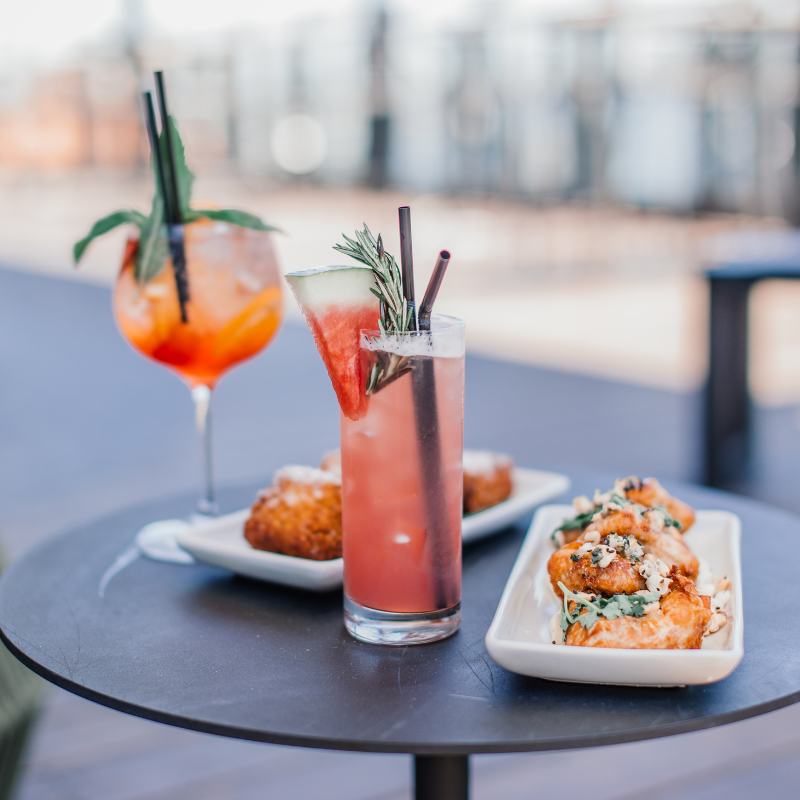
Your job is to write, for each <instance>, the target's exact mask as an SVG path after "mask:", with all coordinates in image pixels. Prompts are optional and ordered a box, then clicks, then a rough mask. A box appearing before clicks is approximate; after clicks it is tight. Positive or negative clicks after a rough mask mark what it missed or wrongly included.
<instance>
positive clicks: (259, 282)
mask: <svg viewBox="0 0 800 800" xmlns="http://www.w3.org/2000/svg"><path fill="white" fill-rule="evenodd" d="M184 240H185V252H186V271H187V275H188V284H189V301H188V303H187V304H186V316H187V321H186V322H183V321H182V320H181V309H180V304H179V301H178V293H177V289H176V284H175V275H174V272H173V269H172V264H171V262H170V260H169V259H168V260H167V263H166V265H165V267H164V269H163V270H162V271H161V272H160V273H159V274H158V275H157V276H156V277H155V278H152V279H151V280H149V281H148V282H147V283H146V284H144V285H141V284H140V283H139V282H137V280H136V278H135V276H134V264H135V261H136V250H137V246H138V242H137V240H134V239H131V240H129V241H128V246H127V248H126V250H125V256H124V258H123V263H122V267H121V269H120V273H119V277H118V278H117V282H116V286H115V289H114V298H113V304H114V315H115V317H116V320H117V325H118V326H119V329H120V331H121V333H122V335H123V336H124V337H125V339H127V340H128V342H130V344H131V345H133V347H134V348H135V349H136V350H138V351H139V352H140V353H142V354H143V355H145V356H147V357H148V358H152V359H153V360H154V361H157V362H159V363H160V364H163V365H165V366H167V367H169V368H170V369H172V370H174V371H175V372H176V373H177V374H178V376H179V377H180V378H182V379H183V380H184V381H185V382H186V384H187V385H188V386H189V389H190V391H191V394H192V400H193V401H194V407H195V420H196V424H197V430H198V433H199V435H200V439H201V444H202V451H203V467H204V470H203V471H204V487H205V488H204V492H203V495H202V497H201V498H200V500H199V502H198V504H197V510H196V512H195V514H194V515H193V517H192V518H191V519H190V520H188V521H187V520H161V521H159V522H155V523H151V524H149V525H146V526H145V527H144V528H142V530H141V531H140V532H139V533H138V534H137V539H136V541H137V544H138V545H139V547H140V549H141V550H142V551H143V552H145V553H146V554H147V555H149V556H151V557H153V558H157V559H160V560H166V561H177V562H182V563H191V562H192V560H193V559H192V558H191V556H189V554H188V553H185V552H184V551H183V550H181V549H180V548H179V547H178V545H177V542H176V541H175V537H176V536H177V534H178V533H179V532H180V531H181V530H182V529H184V528H185V527H187V526H188V525H191V524H192V523H193V522H197V521H198V520H203V519H208V518H210V517H213V516H215V515H216V514H217V513H218V506H217V502H216V498H215V493H214V471H213V460H212V447H211V425H210V422H211V416H210V410H211V395H212V391H213V389H214V386H215V385H216V383H217V381H218V380H219V379H220V377H221V376H222V375H223V374H224V373H225V372H226V371H227V370H228V369H230V368H231V367H232V366H233V365H234V364H238V363H239V362H240V361H243V360H245V359H247V358H250V357H251V356H254V355H255V354H256V353H258V352H260V351H261V350H263V349H264V347H266V346H267V344H268V343H269V342H270V341H271V340H272V338H273V337H274V336H275V333H276V332H277V330H278V326H279V325H280V322H281V318H282V316H283V297H282V293H281V286H280V274H279V272H278V265H277V262H276V259H275V254H274V250H273V247H272V242H271V239H270V234H269V233H266V232H263V231H255V230H249V229H246V228H240V227H237V226H234V225H231V224H228V223H226V222H219V221H212V220H208V219H201V220H198V221H196V222H191V223H189V224H187V225H186V226H185V228H184Z"/></svg>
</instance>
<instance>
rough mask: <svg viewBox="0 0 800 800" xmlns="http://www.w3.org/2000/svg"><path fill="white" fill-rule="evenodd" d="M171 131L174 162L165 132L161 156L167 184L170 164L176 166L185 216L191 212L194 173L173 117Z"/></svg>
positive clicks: (181, 203) (170, 122) (182, 209)
mask: <svg viewBox="0 0 800 800" xmlns="http://www.w3.org/2000/svg"><path fill="white" fill-rule="evenodd" d="M169 131H170V136H171V138H172V155H173V162H170V160H169V151H168V150H167V140H166V137H165V136H164V131H161V134H160V135H159V137H158V143H159V146H160V147H161V154H162V158H163V160H164V171H165V172H166V173H167V174H166V175H165V178H166V180H167V183H169V168H170V166H169V165H170V163H174V164H175V180H176V183H177V184H178V203H179V205H180V209H181V215H185V214H186V213H187V212H188V211H189V210H190V206H191V199H192V185H193V184H194V173H193V172H192V171H191V170H190V169H189V167H188V166H187V164H186V150H185V148H184V146H183V139H181V135H180V133H178V126H177V125H176V124H175V119H174V118H173V117H172V115H170V117H169ZM156 191H158V179H156ZM167 191H168V192H169V191H171V184H170V186H168V187H167Z"/></svg>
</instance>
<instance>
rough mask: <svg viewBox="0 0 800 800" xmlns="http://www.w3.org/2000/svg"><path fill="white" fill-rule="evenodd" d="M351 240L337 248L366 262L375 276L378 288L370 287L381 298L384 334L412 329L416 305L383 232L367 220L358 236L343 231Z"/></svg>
mask: <svg viewBox="0 0 800 800" xmlns="http://www.w3.org/2000/svg"><path fill="white" fill-rule="evenodd" d="M342 237H343V238H344V240H345V242H346V243H347V244H336V245H334V246H333V249H334V250H336V252H338V253H342V255H345V256H348V257H349V258H352V259H353V260H354V261H358V262H359V263H360V264H365V265H366V266H368V267H369V268H370V269H371V270H372V274H373V275H374V276H375V283H376V284H377V289H371V290H370V291H371V292H372V293H373V294H374V295H375V296H376V297H377V298H378V300H380V301H381V318H380V320H379V326H380V329H381V333H382V334H386V333H392V332H393V331H407V330H410V324H411V314H412V313H413V308H411V306H409V305H408V303H407V302H406V300H405V298H404V297H403V278H402V275H401V274H400V268H399V267H398V266H397V262H396V261H395V260H394V256H393V255H392V254H391V253H387V252H386V251H385V250H384V248H383V239H382V238H381V236H380V234H379V235H378V238H377V239H376V238H375V237H374V236H373V235H372V231H370V229H369V228H368V227H367V224H366V223H364V230H363V231H356V232H355V237H356V238H355V239H351V238H350V237H349V236H347V235H346V234H344V233H343V234H342Z"/></svg>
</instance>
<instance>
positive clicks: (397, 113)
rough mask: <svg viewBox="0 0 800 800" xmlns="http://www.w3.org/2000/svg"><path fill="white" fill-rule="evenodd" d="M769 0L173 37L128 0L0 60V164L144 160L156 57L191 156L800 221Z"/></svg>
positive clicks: (794, 118) (410, 18)
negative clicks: (45, 49)
mask: <svg viewBox="0 0 800 800" xmlns="http://www.w3.org/2000/svg"><path fill="white" fill-rule="evenodd" d="M790 6H791V8H790ZM773 7H774V4H769V3H767V2H766V0H763V2H756V1H755V0H752V2H723V3H714V2H705V3H698V4H694V5H685V4H675V3H673V4H663V3H662V4H660V5H659V4H657V3H644V2H632V1H631V2H627V3H618V4H597V3H591V2H589V3H586V4H584V5H583V6H581V7H579V8H578V10H577V11H576V10H575V9H576V7H575V6H574V5H573V4H572V3H567V4H565V5H564V4H550V3H544V2H543V3H536V4H526V3H515V2H512V0H508V2H493V3H483V4H476V5H472V4H467V3H465V4H464V11H463V13H458V12H453V13H450V14H449V15H445V16H443V17H442V18H441V19H438V20H436V19H433V21H432V20H431V18H427V17H426V18H425V19H424V20H423V19H422V17H421V16H420V10H419V6H418V5H417V4H414V5H409V4H406V3H403V2H399V1H398V2H387V3H384V4H381V3H371V4H370V3H360V4H356V5H352V4H349V5H344V6H341V7H338V6H332V7H331V9H330V10H329V11H327V12H324V13H321V14H314V15H310V16H308V17H298V18H294V19H289V20H288V21H286V20H285V21H284V22H282V23H281V24H280V25H266V24H264V25H255V24H254V25H250V26H247V27H241V26H240V27H239V28H236V29H233V28H232V29H227V28H226V29H221V30H219V31H217V32H212V33H204V34H202V35H199V34H194V35H189V34H186V35H182V36H177V35H175V34H169V35H168V34H166V33H165V32H164V31H161V30H160V29H159V28H158V27H157V26H154V25H151V24H149V23H148V18H147V7H145V6H143V5H142V4H141V3H138V2H136V0H125V2H124V3H123V4H122V5H121V7H120V8H121V15H120V25H119V27H118V28H117V29H116V30H115V31H113V35H112V34H111V33H109V35H108V36H106V37H105V38H104V37H99V38H97V39H96V40H93V41H90V42H87V43H85V44H84V45H83V46H82V48H81V49H80V51H78V52H77V53H74V54H72V55H71V56H70V57H69V58H67V59H65V60H64V62H63V63H61V64H58V65H55V66H52V65H51V66H50V67H49V68H48V69H47V70H41V69H40V70H37V69H34V68H33V67H29V68H27V69H22V68H20V69H15V70H6V71H5V73H4V74H3V75H2V90H0V169H3V168H5V169H10V170H20V169H22V170H33V171H47V170H53V169H64V168H76V167H84V166H93V167H100V168H104V167H113V168H123V169H129V170H137V169H138V170H142V169H143V168H144V164H145V160H146V155H145V154H146V147H145V143H144V137H143V134H142V130H141V126H140V122H139V116H140V115H139V105H138V96H139V91H140V89H141V88H142V87H144V86H147V85H148V82H149V75H150V73H151V72H152V70H153V69H156V68H163V69H164V70H165V71H166V74H167V79H168V86H169V91H170V95H171V99H172V104H173V109H174V111H175V114H176V116H177V117H178V119H179V122H180V126H181V128H182V130H183V133H184V136H185V138H186V140H187V143H188V145H189V150H190V156H191V160H192V162H193V164H194V165H195V166H196V168H197V169H198V170H200V171H203V170H211V171H213V170H217V169H234V170H236V171H238V172H239V173H241V174H242V176H244V177H245V178H246V179H248V180H249V181H252V182H255V183H267V184H269V183H282V182H287V181H298V180H300V181H305V182H312V183H316V184H320V185H335V186H342V185H355V184H369V185H372V186H374V187H383V186H387V185H397V186H405V187H412V188H414V189H417V190H420V191H439V192H441V191H444V192H457V193H478V194H498V193H499V194H505V195H509V196H513V197H518V198H521V199H524V200H528V201H531V202H536V203H559V202H566V201H581V202H602V203H609V202H611V203H622V204H628V205H632V206H638V207H643V208H659V209H665V210H671V211H675V212H680V213H686V212H695V211H703V210H724V211H741V212H747V213H755V214H765V215H772V216H783V217H785V218H787V219H790V220H792V221H795V220H798V219H800V202H798V190H797V178H798V158H797V154H796V147H795V143H796V140H797V136H798V132H799V131H798V124H800V123H799V121H800V106H798V83H799V81H798V75H799V74H800V72H799V70H800V65H798V53H799V52H800V39H799V37H798V17H797V11H796V9H794V4H793V3H788V4H784V7H783V11H782V12H781V13H777V14H776V13H770V12H769V9H771V8H773ZM787 9H788V11H787ZM792 9H794V11H792Z"/></svg>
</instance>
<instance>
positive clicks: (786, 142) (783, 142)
mask: <svg viewBox="0 0 800 800" xmlns="http://www.w3.org/2000/svg"><path fill="white" fill-rule="evenodd" d="M774 145H775V146H774V149H773V151H772V157H773V159H774V161H773V166H774V168H775V169H780V168H781V167H785V166H786V165H787V164H788V163H789V160H790V159H791V157H792V156H793V155H794V148H795V141H794V131H793V130H792V128H791V126H790V125H789V123H788V122H786V121H785V120H782V119H779V120H777V121H776V123H775V141H774Z"/></svg>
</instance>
